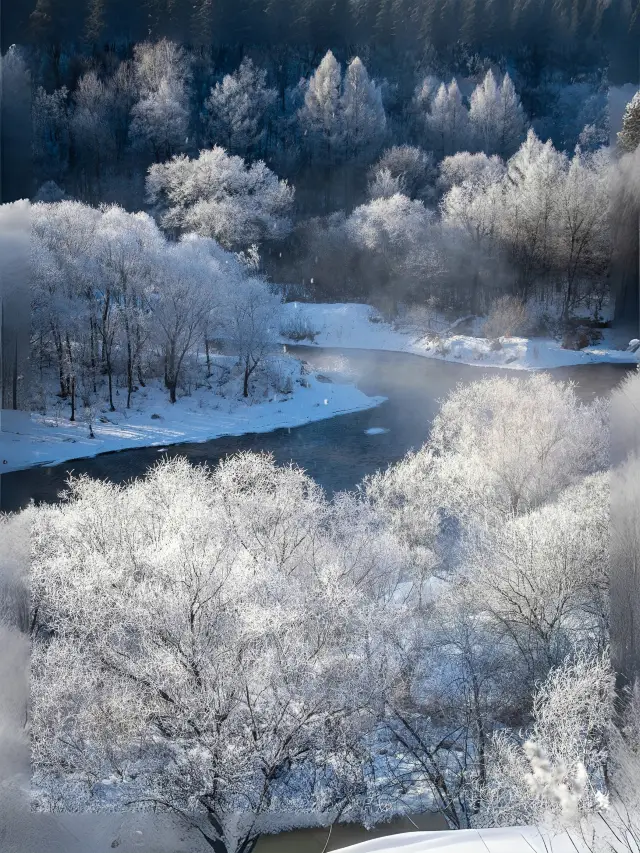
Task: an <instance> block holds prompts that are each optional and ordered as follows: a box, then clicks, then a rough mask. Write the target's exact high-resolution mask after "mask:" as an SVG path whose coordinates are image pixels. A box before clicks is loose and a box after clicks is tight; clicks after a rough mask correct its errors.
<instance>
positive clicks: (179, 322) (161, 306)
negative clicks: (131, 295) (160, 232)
mask: <svg viewBox="0 0 640 853" xmlns="http://www.w3.org/2000/svg"><path fill="white" fill-rule="evenodd" d="M205 243H206V241H205ZM220 274H221V271H218V275H220ZM152 281H153V289H152V290H151V292H150V294H149V299H148V302H149V306H150V309H151V312H152V315H153V319H154V326H155V332H156V336H157V340H158V342H159V344H160V346H161V350H162V360H163V367H164V384H165V387H166V388H167V390H168V391H169V399H170V401H171V402H172V403H175V402H176V399H177V397H176V394H177V389H178V383H179V382H180V380H181V378H182V370H183V367H184V364H185V359H186V358H187V356H188V355H189V353H190V351H191V349H192V348H193V346H194V345H195V343H196V341H197V340H198V339H199V336H200V332H201V329H202V325H203V322H204V319H205V317H206V315H207V313H208V312H209V311H210V310H211V308H212V307H213V304H214V292H213V288H214V287H215V285H216V276H215V275H214V270H213V269H212V264H211V263H210V257H209V255H208V246H207V245H204V246H203V245H202V244H201V239H200V238H199V237H197V236H196V235H186V236H185V237H183V238H182V240H181V241H180V242H179V243H177V244H173V245H169V246H166V247H165V248H164V250H163V251H162V252H160V253H159V254H158V255H157V256H156V258H155V263H154V266H153V270H152ZM218 283H219V282H218Z"/></svg>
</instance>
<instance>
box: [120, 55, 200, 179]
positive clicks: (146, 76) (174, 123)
mask: <svg viewBox="0 0 640 853" xmlns="http://www.w3.org/2000/svg"><path fill="white" fill-rule="evenodd" d="M133 72H134V75H135V80H136V83H137V88H138V93H139V99H138V101H137V103H135V104H134V106H133V109H132V111H131V125H130V128H129V138H130V141H131V144H132V145H133V146H134V148H141V149H146V150H150V151H151V152H152V154H153V157H154V159H155V160H156V162H160V161H161V160H165V159H167V158H169V157H171V156H172V155H173V154H175V153H176V152H177V151H180V150H181V149H182V148H183V147H184V146H185V144H186V142H187V138H188V136H189V93H188V83H189V81H190V77H191V68H190V60H189V57H188V55H187V53H186V52H185V51H184V50H183V49H182V48H180V47H178V46H177V45H176V44H174V43H173V42H170V41H167V39H162V40H161V41H159V42H157V43H155V44H152V43H150V42H144V43H143V44H140V45H136V48H135V50H134V61H133Z"/></svg>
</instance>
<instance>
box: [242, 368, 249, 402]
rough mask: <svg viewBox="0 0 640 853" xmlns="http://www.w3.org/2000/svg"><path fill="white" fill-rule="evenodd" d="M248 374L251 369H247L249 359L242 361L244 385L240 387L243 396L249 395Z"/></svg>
mask: <svg viewBox="0 0 640 853" xmlns="http://www.w3.org/2000/svg"><path fill="white" fill-rule="evenodd" d="M249 376H251V371H250V370H249V360H248V359H247V361H245V363H244V387H243V389H242V394H243V396H244V397H248V396H249Z"/></svg>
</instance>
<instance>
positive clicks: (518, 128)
mask: <svg viewBox="0 0 640 853" xmlns="http://www.w3.org/2000/svg"><path fill="white" fill-rule="evenodd" d="M469 121H470V123H471V127H472V129H473V133H474V136H475V145H476V147H477V149H478V150H480V151H484V153H485V154H499V155H500V156H501V157H509V156H511V154H513V153H514V152H515V151H516V149H517V148H518V146H519V144H520V142H521V141H522V139H523V138H524V135H525V131H526V123H525V118H524V113H523V111H522V105H521V103H520V99H519V98H518V95H517V94H516V91H515V89H514V87H513V83H512V82H511V78H510V77H509V75H508V74H505V76H504V79H503V80H502V83H501V84H500V85H498V83H497V81H496V78H495V76H494V74H493V72H492V71H491V70H489V71H487V74H486V75H485V78H484V80H483V81H482V83H479V84H478V85H477V86H476V88H475V89H474V91H473V93H472V95H471V102H470V109H469Z"/></svg>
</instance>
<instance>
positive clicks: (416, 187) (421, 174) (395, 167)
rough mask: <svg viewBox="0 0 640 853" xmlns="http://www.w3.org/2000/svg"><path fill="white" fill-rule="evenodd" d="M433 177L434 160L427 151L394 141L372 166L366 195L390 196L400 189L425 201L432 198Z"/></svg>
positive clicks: (434, 171)
mask: <svg viewBox="0 0 640 853" xmlns="http://www.w3.org/2000/svg"><path fill="white" fill-rule="evenodd" d="M435 181H436V170H435V164H434V159H433V155H432V154H431V153H430V152H427V151H423V150H422V149H421V148H414V147H413V146H411V145H395V146H393V147H392V148H389V149H387V151H385V152H384V154H383V155H382V157H381V158H380V159H379V160H378V162H377V163H376V164H375V165H374V166H372V168H371V170H370V172H369V195H370V197H371V198H372V199H373V198H381V197H383V198H390V197H391V196H392V195H396V194H397V193H400V194H401V195H406V196H408V197H409V198H411V199H419V200H420V201H423V202H425V203H426V202H429V201H432V200H433V198H434V192H435V191H434V185H435ZM392 190H393V191H392Z"/></svg>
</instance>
